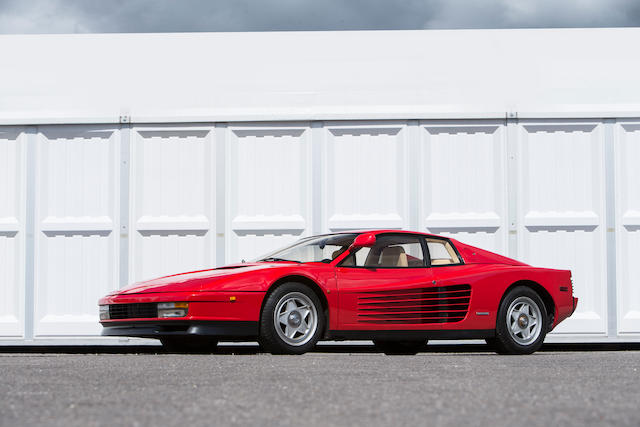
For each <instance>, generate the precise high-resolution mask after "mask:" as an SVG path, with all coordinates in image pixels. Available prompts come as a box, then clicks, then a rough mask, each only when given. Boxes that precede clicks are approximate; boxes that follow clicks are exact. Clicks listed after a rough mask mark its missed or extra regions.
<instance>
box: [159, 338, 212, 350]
mask: <svg viewBox="0 0 640 427" xmlns="http://www.w3.org/2000/svg"><path fill="white" fill-rule="evenodd" d="M160 342H161V343H162V347H163V348H164V350H165V351H167V352H169V353H214V352H215V351H216V349H217V347H218V340H217V339H215V338H211V337H206V336H192V337H188V336H187V337H180V336H176V337H162V338H160Z"/></svg>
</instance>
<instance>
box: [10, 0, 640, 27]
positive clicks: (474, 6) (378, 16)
mask: <svg viewBox="0 0 640 427" xmlns="http://www.w3.org/2000/svg"><path fill="white" fill-rule="evenodd" d="M629 26H640V0H605V1H603V0H476V1H470V0H0V34H29V33H35V34H42V33H113V32H126V33H130V32H191V31H291V30H415V29H459V28H560V27H629Z"/></svg>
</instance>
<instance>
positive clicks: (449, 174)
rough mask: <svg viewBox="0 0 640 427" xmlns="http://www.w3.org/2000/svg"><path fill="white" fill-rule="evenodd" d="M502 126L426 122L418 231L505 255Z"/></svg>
mask: <svg viewBox="0 0 640 427" xmlns="http://www.w3.org/2000/svg"><path fill="white" fill-rule="evenodd" d="M505 133H506V132H505V126H504V121H502V122H473V121H471V122H469V121H467V122H463V123H460V122H448V123H447V122H444V123H429V122H426V123H423V124H422V126H421V144H420V146H421V152H420V156H419V159H420V161H419V164H418V167H417V168H418V171H419V173H420V176H421V179H420V184H421V187H420V220H421V225H420V228H421V229H422V230H425V231H428V232H431V233H438V234H443V235H449V236H451V237H454V238H456V239H458V240H460V241H462V242H465V243H468V244H471V245H474V246H479V247H481V248H484V249H488V250H491V251H495V252H498V253H501V254H504V255H507V224H508V219H507V198H506V192H507V185H506V176H507V171H506V160H507V152H506V141H505Z"/></svg>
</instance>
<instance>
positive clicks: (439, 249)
mask: <svg viewBox="0 0 640 427" xmlns="http://www.w3.org/2000/svg"><path fill="white" fill-rule="evenodd" d="M427 248H428V249H429V257H430V258H431V265H451V264H460V258H459V257H458V254H456V251H455V250H454V249H453V246H451V243H449V242H448V241H446V240H440V239H429V238H427Z"/></svg>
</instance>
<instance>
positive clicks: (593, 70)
mask: <svg viewBox="0 0 640 427" xmlns="http://www.w3.org/2000/svg"><path fill="white" fill-rule="evenodd" d="M638 41H640V29H589V30H482V31H479V30H469V31H466V30H465V31H398V32H385V31H381V32H309V33H296V32H289V33H226V34H213V33H212V34H207V33H203V34H136V35H133V34H115V35H57V36H50V35H47V36H44V35H38V36H0V48H1V50H2V52H3V55H2V56H0V345H2V344H51V343H58V344H63V343H114V342H117V339H116V340H114V339H112V338H109V339H107V338H100V337H99V334H100V330H101V327H100V325H99V323H98V313H97V300H98V298H99V297H100V296H102V295H104V294H106V293H107V292H109V291H111V290H113V289H117V288H119V287H122V286H125V285H126V284H128V283H131V282H134V281H139V280H143V279H149V278H153V277H157V276H160V275H165V274H171V273H177V272H183V271H189V270H195V269H204V268H210V267H214V266H220V265H223V264H227V263H231V262H237V261H240V260H241V259H250V258H252V257H255V256H258V255H260V254H262V253H265V252H268V251H269V250H271V249H274V248H276V247H278V246H281V245H284V244H286V243H289V242H291V241H294V240H296V239H298V238H300V237H302V236H307V235H311V234H318V233H326V232H330V231H337V230H346V229H354V228H398V229H409V230H418V231H427V232H433V233H440V234H444V235H449V236H453V237H455V238H456V239H458V240H461V241H463V242H466V243H470V244H473V245H476V246H480V247H482V248H485V249H488V250H491V251H495V252H498V253H501V254H504V255H507V256H510V257H514V258H517V259H519V260H521V261H524V262H527V263H530V264H532V265H536V266H542V267H552V268H568V269H571V270H572V271H573V279H574V286H575V294H576V296H578V297H579V298H580V304H579V307H578V310H577V311H576V313H575V314H574V315H573V316H572V317H571V318H570V319H569V320H567V321H565V322H564V323H563V324H561V325H560V326H559V327H558V328H557V329H556V330H555V331H554V332H553V333H552V334H550V335H549V336H548V338H547V341H548V342H560V341H563V342H566V341H568V342H613V341H640V262H639V260H640V166H639V165H640V79H639V78H638V76H640V59H638V57H637V56H636V55H633V54H632V52H633V51H632V49H631V47H632V46H635V45H637V42H638ZM132 342H133V341H132Z"/></svg>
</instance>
